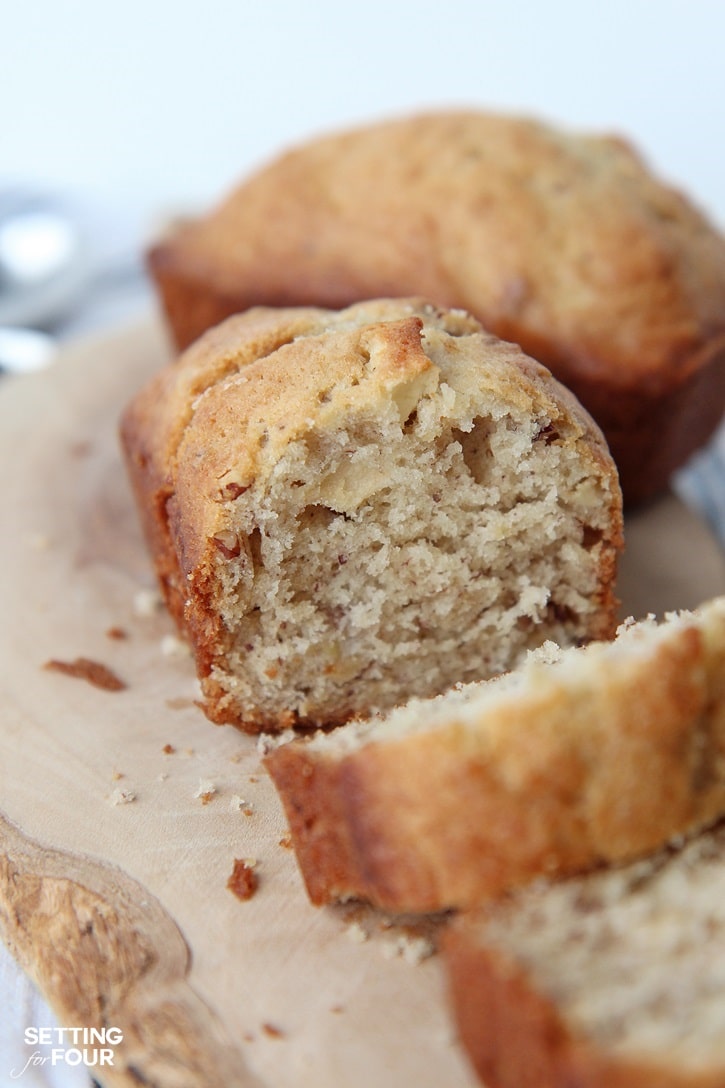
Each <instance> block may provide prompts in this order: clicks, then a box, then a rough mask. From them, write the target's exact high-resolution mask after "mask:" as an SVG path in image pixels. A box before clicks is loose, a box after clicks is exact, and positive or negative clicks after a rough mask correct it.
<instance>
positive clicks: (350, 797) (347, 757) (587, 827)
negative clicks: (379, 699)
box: [266, 597, 725, 1084]
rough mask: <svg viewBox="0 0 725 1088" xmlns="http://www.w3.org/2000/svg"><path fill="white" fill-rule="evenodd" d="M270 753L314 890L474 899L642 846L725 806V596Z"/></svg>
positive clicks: (437, 901) (396, 904)
mask: <svg viewBox="0 0 725 1088" xmlns="http://www.w3.org/2000/svg"><path fill="white" fill-rule="evenodd" d="M542 654H543V655H544V660H543V661H542V660H539V657H540V656H542ZM266 766H267V768H268V770H269V772H270V774H271V776H272V778H273V780H274V782H275V785H276V786H277V789H278V791H279V793H280V796H281V799H282V801H283V804H284V807H285V810H286V813H287V818H288V821H289V824H290V830H291V834H292V842H293V845H294V848H295V852H296V855H297V859H298V862H299V865H300V869H301V871H302V875H303V877H304V880H305V883H306V886H307V890H308V893H309V896H310V898H311V900H312V901H313V902H314V903H323V902H329V901H331V900H334V899H341V898H342V899H344V898H349V897H351V896H352V897H357V898H365V899H367V900H369V901H371V902H372V903H374V904H375V905H376V906H380V907H383V908H384V909H387V910H393V911H403V912H405V911H437V910H441V909H444V908H449V907H471V906H474V905H479V904H481V903H482V902H484V901H485V900H486V899H490V898H492V897H495V896H498V895H500V894H501V893H503V892H505V891H507V890H508V889H510V888H512V887H515V886H516V885H520V884H523V883H525V882H526V881H528V880H531V879H532V878H533V877H537V876H543V875H547V876H554V875H555V874H566V873H571V872H577V871H580V870H583V869H586V868H591V867H592V866H595V865H597V864H600V863H603V862H617V861H622V860H624V859H629V858H633V857H636V856H637V855H642V854H644V853H646V852H648V851H650V850H653V849H657V848H659V847H661V846H662V845H663V844H664V843H665V842H666V841H667V840H668V839H669V838H671V837H672V836H673V835H676V834H680V833H684V832H687V831H692V830H693V829H696V828H698V827H701V826H703V825H704V824H705V823H707V822H708V821H711V820H712V819H714V818H715V817H716V816H718V815H720V814H721V813H724V812H725V597H722V598H718V599H717V600H716V601H714V602H711V603H710V604H709V605H707V606H706V607H703V609H702V610H701V611H699V612H697V613H692V614H688V613H683V614H682V615H676V616H670V617H669V618H668V619H667V621H666V622H664V623H662V624H660V625H657V624H656V623H655V622H654V621H653V620H645V621H641V622H640V623H639V624H636V625H624V626H623V627H622V629H621V630H620V633H619V635H618V637H617V639H616V640H615V641H614V642H609V643H595V644H592V645H590V646H587V647H582V648H572V649H569V650H566V651H559V650H557V649H556V648H555V647H544V648H543V651H539V652H538V656H537V655H534V660H532V661H529V662H528V663H527V664H526V665H524V666H523V667H522V668H520V669H518V670H516V671H515V672H513V673H511V674H509V675H508V676H504V677H500V678H498V679H494V680H490V681H488V682H486V681H482V682H479V683H475V684H470V685H466V686H463V687H460V688H454V689H453V690H451V691H449V692H446V693H445V694H443V695H440V696H438V697H437V698H434V699H431V700H427V701H424V700H413V701H411V702H410V703H409V704H408V705H407V706H404V707H400V708H397V709H396V710H394V711H392V712H391V713H390V714H388V715H386V716H381V717H376V718H372V719H369V720H367V721H365V722H350V723H348V724H347V725H344V726H342V728H340V729H338V730H335V731H334V732H333V733H330V734H320V735H317V736H315V737H314V738H311V739H306V740H305V739H297V740H293V741H291V742H290V743H286V744H283V745H281V746H279V747H276V748H274V749H273V750H272V751H270V752H269V754H268V755H267V756H266ZM527 1083H528V1082H527ZM531 1083H533V1081H532V1082H531ZM512 1084H513V1082H512Z"/></svg>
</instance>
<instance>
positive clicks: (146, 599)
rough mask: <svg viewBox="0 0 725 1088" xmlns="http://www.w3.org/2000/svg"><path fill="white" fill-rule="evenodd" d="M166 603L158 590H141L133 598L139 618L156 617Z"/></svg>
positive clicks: (134, 607) (134, 608)
mask: <svg viewBox="0 0 725 1088" xmlns="http://www.w3.org/2000/svg"><path fill="white" fill-rule="evenodd" d="M163 604H164V601H163V598H162V596H161V594H160V593H159V591H158V590H157V589H140V590H139V591H138V593H137V594H136V595H135V597H134V598H133V610H134V612H135V613H136V615H137V616H145V617H147V616H155V615H156V613H157V612H160V611H161V609H162V607H163Z"/></svg>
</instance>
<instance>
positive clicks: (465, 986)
mask: <svg viewBox="0 0 725 1088" xmlns="http://www.w3.org/2000/svg"><path fill="white" fill-rule="evenodd" d="M724 904H725V826H724V825H722V824H720V825H719V826H718V827H716V828H714V829H713V830H711V831H709V832H705V833H702V834H701V835H699V836H697V837H695V838H693V839H692V840H690V841H689V842H687V843H686V844H684V845H683V844H682V843H679V844H673V845H672V846H670V847H669V848H668V849H666V850H664V851H662V852H661V853H659V854H657V855H654V856H652V857H650V858H647V859H646V860H643V861H640V862H637V863H635V864H632V865H630V866H627V867H625V868H621V869H611V870H607V871H603V872H601V873H596V874H592V875H590V876H587V877H583V878H577V879H574V880H570V881H565V882H562V883H559V884H545V883H541V884H539V885H536V886H533V887H531V888H529V889H526V890H525V891H523V892H520V893H519V894H518V895H516V896H514V897H512V899H511V900H509V901H508V902H504V903H501V904H498V905H495V906H493V907H490V908H488V909H487V910H481V911H477V912H473V913H471V914H469V915H466V916H465V917H461V918H460V919H459V920H458V921H457V922H456V923H455V924H454V926H453V928H452V931H451V933H450V934H448V935H447V936H446V940H445V941H444V949H445V953H446V956H445V959H446V963H447V965H448V969H449V973H450V977H451V985H452V996H453V1004H454V1007H455V1009H456V1016H457V1019H458V1020H459V1025H460V1026H461V1028H462V1036H463V1041H464V1044H465V1045H466V1048H467V1050H468V1051H469V1053H470V1054H471V1056H472V1058H473V1060H474V1064H476V1065H477V1068H478V1069H479V1072H480V1073H481V1074H482V1075H486V1076H488V1075H490V1076H492V1077H493V1078H494V1079H493V1080H492V1081H491V1083H494V1084H497V1085H500V1086H501V1088H514V1085H515V1084H516V1085H518V1084H520V1083H532V1084H533V1083H534V1080H532V1079H531V1077H533V1076H534V1075H538V1076H540V1077H541V1076H543V1075H544V1074H543V1071H546V1072H550V1071H553V1070H554V1069H558V1070H559V1077H560V1078H563V1073H564V1072H565V1071H566V1070H571V1069H577V1071H578V1077H577V1080H576V1083H577V1084H581V1085H582V1086H585V1088H589V1086H591V1088H593V1086H594V1085H599V1084H603V1083H617V1084H620V1083H621V1084H623V1085H624V1084H627V1085H630V1084H631V1085H633V1086H634V1085H635V1084H645V1085H646V1086H647V1088H649V1086H650V1085H652V1086H653V1088H655V1086H656V1085H660V1084H661V1085H666V1086H667V1088H670V1086H673V1088H674V1086H678V1088H680V1086H681V1088H685V1086H693V1088H700V1086H701V1085H702V1086H703V1088H705V1086H707V1088H715V1086H716V1085H720V1084H724V1083H725V999H724V997H723V995H724V994H725V971H724V968H723V956H722V945H723V939H724V937H725V906H724ZM514 980H515V981H514ZM514 990H517V991H518V993H519V998H520V1000H519V1003H518V1007H516V1006H515V1005H513V1004H512V1003H511V995H512V993H513V992H514ZM524 993H526V994H528V996H527V998H526V999H525V1000H524V999H521V997H522V994H524ZM532 1002H534V1003H535V1004H536V1006H537V1007H538V1009H539V1015H538V1016H537V1017H532V1016H531V1017H529V1020H528V1023H527V1024H524V1019H525V1018H526V1011H527V1010H528V1012H530V1011H531V1009H532V1007H533V1006H532ZM484 1007H490V1008H497V1009H498V1019H497V1020H496V1023H497V1029H498V1032H499V1037H498V1039H496V1038H494V1036H493V1034H492V1026H493V1023H494V1021H493V1020H492V1019H491V1018H488V1019H487V1018H486V1017H485V1016H481V1015H480V1010H481V1009H482V1008H484ZM522 1013H523V1015H522ZM543 1025H548V1028H549V1030H548V1039H547V1038H545V1037H544V1035H543V1034H542V1026H543ZM527 1032H528V1034H527ZM517 1033H518V1036H519V1038H520V1039H521V1040H522V1046H521V1047H520V1050H519V1066H518V1069H517V1070H516V1077H517V1078H518V1079H516V1080H514V1079H513V1068H514V1066H515V1065H516V1063H515V1062H512V1061H511V1057H510V1056H509V1057H508V1058H507V1057H506V1055H505V1053H504V1050H505V1047H506V1041H507V1040H508V1041H509V1042H510V1041H511V1039H513V1038H515V1037H516V1035H517ZM555 1050H556V1053H555V1052H554V1051H555ZM495 1070H498V1076H496V1075H495V1073H494V1071H495ZM638 1070H639V1075H637V1074H638ZM602 1071H604V1072H605V1074H608V1078H609V1079H607V1077H606V1076H605V1079H599V1078H600V1077H601V1074H602ZM504 1073H505V1074H506V1075H503V1074H504ZM626 1073H628V1074H629V1075H628V1079H626V1078H623V1074H626ZM617 1078H619V1079H617ZM539 1082H540V1083H547V1084H549V1083H551V1084H555V1083H557V1084H558V1083H560V1084H564V1083H565V1082H566V1083H573V1081H571V1082H569V1081H565V1080H564V1079H559V1080H549V1079H546V1080H545V1081H543V1080H541V1081H539Z"/></svg>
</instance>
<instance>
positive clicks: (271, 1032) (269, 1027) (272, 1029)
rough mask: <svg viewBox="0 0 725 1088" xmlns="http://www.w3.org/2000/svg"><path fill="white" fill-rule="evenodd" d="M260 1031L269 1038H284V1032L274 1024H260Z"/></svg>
mask: <svg viewBox="0 0 725 1088" xmlns="http://www.w3.org/2000/svg"><path fill="white" fill-rule="evenodd" d="M262 1031H263V1032H264V1034H265V1035H268V1036H269V1037H270V1039H284V1035H285V1033H284V1032H283V1031H282V1028H280V1027H277V1025H276V1024H270V1023H266V1024H262Z"/></svg>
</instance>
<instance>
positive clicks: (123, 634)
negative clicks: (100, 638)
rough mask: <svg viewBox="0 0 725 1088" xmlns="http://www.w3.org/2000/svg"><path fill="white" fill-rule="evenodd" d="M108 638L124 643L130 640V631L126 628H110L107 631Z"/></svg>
mask: <svg viewBox="0 0 725 1088" xmlns="http://www.w3.org/2000/svg"><path fill="white" fill-rule="evenodd" d="M106 638H110V639H113V640H114V641H115V642H123V640H124V639H127V638H128V631H127V630H126V629H125V627H116V626H113V627H109V628H108V630H107V631H106Z"/></svg>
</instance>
